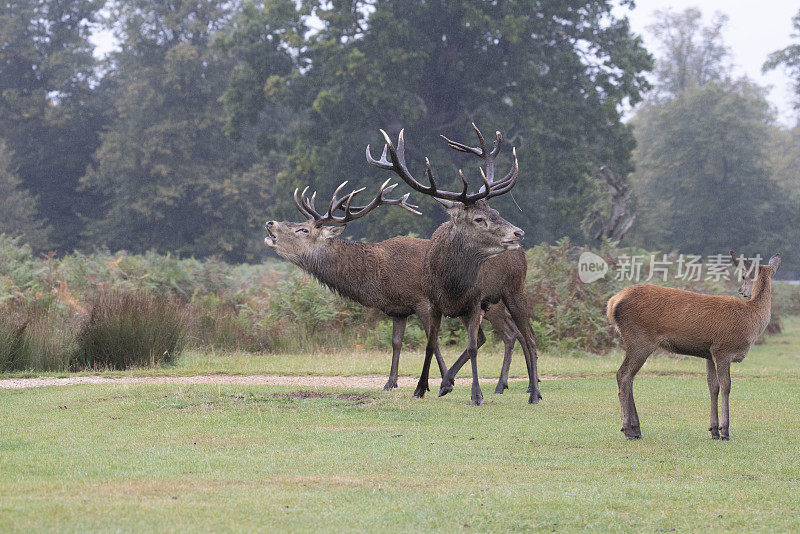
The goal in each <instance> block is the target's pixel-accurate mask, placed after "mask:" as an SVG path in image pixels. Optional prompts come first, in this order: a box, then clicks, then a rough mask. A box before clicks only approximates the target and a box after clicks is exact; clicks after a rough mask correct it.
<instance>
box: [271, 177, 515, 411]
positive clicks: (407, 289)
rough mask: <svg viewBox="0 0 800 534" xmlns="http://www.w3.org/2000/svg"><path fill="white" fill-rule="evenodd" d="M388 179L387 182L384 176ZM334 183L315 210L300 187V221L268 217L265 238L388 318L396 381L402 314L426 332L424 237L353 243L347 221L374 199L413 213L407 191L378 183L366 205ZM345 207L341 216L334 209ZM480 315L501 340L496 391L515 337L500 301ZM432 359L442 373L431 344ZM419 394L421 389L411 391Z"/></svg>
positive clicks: (504, 379) (504, 378)
mask: <svg viewBox="0 0 800 534" xmlns="http://www.w3.org/2000/svg"><path fill="white" fill-rule="evenodd" d="M387 183H388V182H387ZM345 184H346V182H345V183H343V184H342V185H340V186H339V187H338V188H337V190H336V192H335V193H334V195H333V198H332V199H331V202H330V204H329V206H328V211H327V212H326V213H324V214H320V213H319V212H318V211H317V210H316V208H315V207H314V198H315V196H316V194H314V195H312V196H311V198H307V197H306V191H307V189H308V188H306V190H304V191H303V192H302V193H301V194H300V195H299V197H298V191H295V194H294V199H295V205H296V206H297V209H298V210H299V211H300V213H302V214H303V215H304V216H305V217H306V221H305V222H302V223H295V222H279V221H269V222H267V224H266V230H267V237H266V239H265V240H264V242H265V244H266V245H267V246H268V247H269V248H271V249H273V250H274V251H275V252H276V253H277V254H278V255H279V256H281V257H282V258H284V259H286V260H288V261H290V262H291V263H293V264H295V265H297V266H298V267H300V268H301V269H303V270H304V271H306V272H308V273H309V274H311V275H312V276H314V277H315V278H316V279H317V280H319V281H320V282H322V283H323V284H325V285H326V286H328V287H329V288H331V289H332V290H334V291H336V292H338V293H339V294H341V295H343V296H345V297H347V298H350V299H352V300H354V301H356V302H358V303H360V304H362V305H364V306H367V307H371V308H377V309H379V310H380V311H382V312H383V313H385V314H387V315H388V316H390V317H391V318H392V322H393V329H392V366H391V370H390V372H389V380H388V381H387V382H386V385H385V386H384V388H383V389H385V390H390V389H392V388H395V387H397V376H398V368H399V363H400V348H401V345H402V342H403V335H404V333H405V328H406V323H407V321H408V317H409V316H410V315H412V314H417V317H418V318H419V320H420V322H421V323H422V326H423V328H424V330H425V333H426V334H428V333H429V332H430V302H429V300H428V297H427V296H426V295H425V291H424V290H423V287H422V264H423V260H424V258H425V253H426V252H427V250H428V247H429V245H430V242H429V241H428V240H427V239H417V238H413V237H404V236H401V237H395V238H392V239H388V240H386V241H382V242H380V243H353V242H350V241H345V240H343V239H341V238H339V237H338V236H339V234H341V232H342V230H343V229H344V226H333V225H343V224H345V223H347V222H349V221H352V220H355V219H357V218H360V217H363V216H364V215H366V214H367V213H368V212H369V211H371V210H372V209H374V208H375V207H377V206H378V205H379V204H394V205H400V206H401V207H403V208H405V209H407V210H409V211H412V212H414V213H418V212H417V211H416V206H411V205H410V204H408V202H407V198H408V195H405V196H404V197H402V198H401V199H388V198H386V195H387V194H389V192H391V190H392V189H393V188H394V187H395V186H389V187H386V184H384V186H383V187H382V188H381V192H380V193H379V194H378V196H376V197H375V199H374V200H373V201H372V202H371V203H370V204H369V205H368V206H352V205H350V203H351V202H352V198H353V196H355V195H356V194H358V192H359V191H354V192H353V193H350V194H349V195H348V196H345V197H342V198H341V199H340V198H337V195H338V193H339V191H340V190H341V189H342V187H344V185H345ZM339 209H345V215H344V216H337V215H335V214H336V212H337V211H338V210H339ZM486 319H487V320H488V321H489V322H490V323H491V324H492V326H493V327H494V329H495V331H496V332H498V333H499V334H500V335H501V336H502V337H503V341H504V343H505V359H504V362H503V369H502V371H501V377H500V380H499V381H498V384H497V389H496V390H495V391H496V392H497V393H502V392H503V389H504V388H507V387H508V366H509V364H510V362H511V355H512V351H513V347H514V343H515V342H516V340H517V338H518V337H519V338H521V336H519V333H518V332H517V328H516V326H515V325H514V323H513V322H512V320H511V316H510V315H509V314H508V312H507V311H506V309H505V307H504V306H502V305H499V304H498V305H496V306H491V307H490V308H489V309H488V310H487V312H486ZM435 354H436V361H437V363H438V364H439V369H440V371H441V373H442V375H444V373H445V372H446V371H447V367H446V366H445V364H444V360H443V359H442V356H441V354H440V352H439V347H438V343H436V348H435ZM415 395H416V396H418V397H421V396H423V395H424V391H422V392H420V391H417V392H415Z"/></svg>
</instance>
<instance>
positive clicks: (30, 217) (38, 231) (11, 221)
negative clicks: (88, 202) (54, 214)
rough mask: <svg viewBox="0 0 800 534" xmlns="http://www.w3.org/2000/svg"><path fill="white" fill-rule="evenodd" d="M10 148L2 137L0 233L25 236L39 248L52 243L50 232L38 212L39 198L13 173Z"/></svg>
mask: <svg viewBox="0 0 800 534" xmlns="http://www.w3.org/2000/svg"><path fill="white" fill-rule="evenodd" d="M12 159H13V158H12V154H11V150H9V149H8V148H7V147H6V143H5V141H4V140H2V139H0V234H8V235H10V236H12V237H20V236H21V237H22V238H23V239H24V240H25V242H26V243H28V244H30V245H31V246H32V247H34V248H36V249H37V250H44V249H45V248H47V247H48V246H50V243H49V239H48V234H49V233H50V228H47V227H45V225H44V223H43V222H42V221H41V220H40V219H39V215H38V213H37V211H36V199H35V198H34V197H32V196H31V195H30V193H28V191H27V190H26V189H23V188H22V181H21V180H20V179H19V177H18V176H17V174H16V173H15V172H14V166H13V163H12Z"/></svg>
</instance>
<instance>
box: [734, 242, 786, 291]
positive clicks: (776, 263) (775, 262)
mask: <svg viewBox="0 0 800 534" xmlns="http://www.w3.org/2000/svg"><path fill="white" fill-rule="evenodd" d="M731 259H732V260H733V264H734V265H738V266H739V267H741V271H742V287H740V288H739V294H740V295H741V296H743V297H744V298H747V299H749V298H750V297H751V296H752V295H753V287H754V285H755V282H756V280H758V279H759V278H761V277H764V278H769V279H771V278H772V277H773V276H774V275H775V273H776V272H778V269H779V268H780V266H781V255H780V254H775V255H774V256H772V257H771V258H770V259H769V263H768V264H767V265H755V266H754V265H753V262H752V261H750V260H747V259H745V258H743V257H741V256H740V255H739V254H737V253H736V252H734V251H733V250H731Z"/></svg>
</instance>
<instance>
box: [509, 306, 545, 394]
mask: <svg viewBox="0 0 800 534" xmlns="http://www.w3.org/2000/svg"><path fill="white" fill-rule="evenodd" d="M520 297H522V298H520ZM524 297H525V293H524V292H520V293H514V294H512V295H510V296H508V297H504V298H503V302H504V303H505V305H506V308H508V311H509V313H511V318H512V319H513V320H514V324H515V325H516V327H517V330H518V331H519V333H520V334H521V335H520V345H522V352H523V354H525V363H526V364H527V366H528V392H529V393H530V397H528V404H538V403H539V399H541V398H542V393H541V391H539V370H538V358H539V351H538V349H537V347H536V345H537V343H536V333H535V332H534V331H533V328H532V327H531V323H530V319H529V317H528V311H527V308H526V306H525V302H524V300H525V299H524Z"/></svg>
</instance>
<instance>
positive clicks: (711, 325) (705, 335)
mask: <svg viewBox="0 0 800 534" xmlns="http://www.w3.org/2000/svg"><path fill="white" fill-rule="evenodd" d="M731 257H732V258H733V261H734V263H739V262H740V261H741V262H742V266H743V267H744V269H743V270H744V273H745V274H744V283H743V284H742V287H741V289H739V293H740V294H741V295H742V296H743V297H745V298H749V300H746V301H744V300H741V299H738V298H736V297H725V296H712V295H701V294H699V293H692V292H690V291H683V290H681V289H672V288H668V287H659V286H653V285H648V284H639V285H635V286H631V287H628V288H626V289H623V290H622V291H620V292H619V293H617V294H616V295H614V296H613V297H611V298H610V299H609V300H608V305H607V307H606V316H607V317H608V320H609V321H611V323H612V324H614V325H616V327H617V330H619V333H620V334H621V335H622V341H623V346H624V348H625V359H624V360H623V362H622V365H621V366H620V368H619V371H617V384H618V385H619V403H620V408H621V409H622V432H624V433H625V436H626V437H627V438H628V439H639V438H641V437H642V433H641V430H640V428H639V416H638V414H637V413H636V405H635V404H634V402H633V378H634V377H635V376H636V373H637V372H638V371H639V369H640V368H641V367H642V365H643V364H644V362H645V360H647V357H648V356H650V354H652V353H653V351H654V350H656V348H659V347H660V348H662V349H665V350H667V351H669V352H674V353H676V354H686V355H689V356H698V357H700V358H705V360H706V375H707V376H706V378H707V381H708V390H709V392H710V394H711V425H710V427H709V430H710V431H711V437H712V438H714V439H729V433H728V425H729V415H728V398H729V395H730V391H731V374H730V365H731V362H740V361H742V360H743V359H744V357H745V356H747V352H748V351H749V350H750V347H752V346H753V343H755V341H756V339H758V337H759V336H760V335H761V334H762V333H763V332H764V329H765V328H766V327H767V324H768V323H769V318H770V304H771V293H770V280H771V278H772V276H773V275H774V274H775V273H776V272H777V270H778V267H780V264H781V256H780V254H775V255H774V256H773V257H772V258H770V260H769V265H758V266H756V269H752V264H751V262H749V261H747V260H744V259H742V258H740V257H739V255H738V254H736V253H735V252H734V251H731ZM751 271H752V272H751ZM720 391H722V418H721V419H720V418H719V417H718V415H717V398H718V396H719V393H720Z"/></svg>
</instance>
